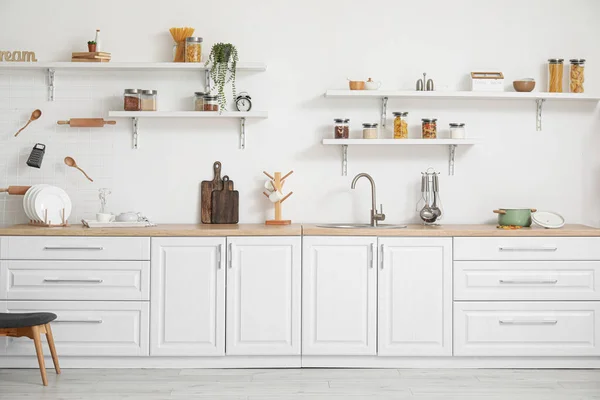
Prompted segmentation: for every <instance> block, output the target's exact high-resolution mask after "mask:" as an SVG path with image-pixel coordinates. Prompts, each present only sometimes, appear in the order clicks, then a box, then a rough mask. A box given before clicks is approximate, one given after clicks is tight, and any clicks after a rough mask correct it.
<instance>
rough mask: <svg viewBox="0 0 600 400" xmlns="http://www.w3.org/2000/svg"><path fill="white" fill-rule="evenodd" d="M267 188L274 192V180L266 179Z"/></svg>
mask: <svg viewBox="0 0 600 400" xmlns="http://www.w3.org/2000/svg"><path fill="white" fill-rule="evenodd" d="M265 189H267V191H269V193H270V192H272V191H274V190H275V186H273V181H265Z"/></svg>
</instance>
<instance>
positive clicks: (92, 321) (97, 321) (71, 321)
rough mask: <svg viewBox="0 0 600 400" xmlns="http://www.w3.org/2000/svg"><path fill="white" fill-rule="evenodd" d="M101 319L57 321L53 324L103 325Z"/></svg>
mask: <svg viewBox="0 0 600 400" xmlns="http://www.w3.org/2000/svg"><path fill="white" fill-rule="evenodd" d="M102 322H103V321H102V320H101V319H55V320H54V321H52V323H53V324H54V323H59V324H60V323H63V324H80V323H84V324H101V323H102Z"/></svg>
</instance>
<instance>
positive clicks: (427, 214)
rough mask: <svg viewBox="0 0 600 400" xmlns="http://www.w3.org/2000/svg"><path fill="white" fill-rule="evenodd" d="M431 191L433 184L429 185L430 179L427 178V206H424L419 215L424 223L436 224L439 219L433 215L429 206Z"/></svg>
mask: <svg viewBox="0 0 600 400" xmlns="http://www.w3.org/2000/svg"><path fill="white" fill-rule="evenodd" d="M430 191H431V184H430V183H429V177H428V176H427V179H426V180H425V206H423V209H422V210H421V212H420V213H419V216H420V217H421V219H422V220H423V221H425V222H426V223H428V224H432V223H434V222H435V220H436V219H437V217H436V216H435V214H434V213H433V210H432V209H431V207H430V206H429V202H430V201H431V197H430Z"/></svg>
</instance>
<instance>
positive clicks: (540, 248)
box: [498, 247, 558, 251]
mask: <svg viewBox="0 0 600 400" xmlns="http://www.w3.org/2000/svg"><path fill="white" fill-rule="evenodd" d="M498 249H499V250H500V251H556V250H558V247H498Z"/></svg>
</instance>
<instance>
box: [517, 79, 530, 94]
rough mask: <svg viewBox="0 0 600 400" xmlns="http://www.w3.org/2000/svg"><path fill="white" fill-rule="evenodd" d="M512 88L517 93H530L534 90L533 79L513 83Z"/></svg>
mask: <svg viewBox="0 0 600 400" xmlns="http://www.w3.org/2000/svg"><path fill="white" fill-rule="evenodd" d="M513 87H514V88H515V90H516V91H517V92H531V91H532V90H533V89H534V88H535V81H534V80H533V79H530V78H527V79H520V80H518V81H514V82H513Z"/></svg>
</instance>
